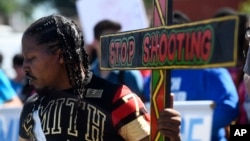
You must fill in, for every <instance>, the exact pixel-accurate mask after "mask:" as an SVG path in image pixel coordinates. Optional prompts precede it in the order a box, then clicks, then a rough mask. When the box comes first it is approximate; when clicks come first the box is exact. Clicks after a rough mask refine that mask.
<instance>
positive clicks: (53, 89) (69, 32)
mask: <svg viewBox="0 0 250 141" xmlns="http://www.w3.org/2000/svg"><path fill="white" fill-rule="evenodd" d="M83 47H84V40H83V35H82V32H81V31H80V29H79V26H78V25H77V24H75V22H74V21H72V20H71V19H69V18H67V17H64V16H62V15H50V16H46V17H42V18H40V19H38V20H37V21H35V22H34V23H32V24H31V25H30V26H29V27H28V28H27V29H26V30H25V31H24V34H23V36H22V53H23V56H24V63H23V69H24V71H25V73H26V77H27V78H28V79H29V83H30V84H31V85H33V86H34V87H35V90H36V92H37V93H36V94H34V95H32V96H31V97H29V99H28V100H26V102H25V105H24V107H23V109H22V113H21V116H20V124H19V141H32V140H41V141H45V140H46V141H59V140H60V141H69V140H71V141H73V140H74V141H79V140H89V141H97V140H99V141H111V140H115V141H125V140H126V141H148V140H149V134H150V116H149V113H148V112H147V110H146V109H145V105H144V104H143V102H142V101H141V99H140V98H139V97H138V96H137V94H135V93H134V92H132V91H131V90H130V89H129V88H128V87H127V86H126V85H122V84H118V83H113V82H111V81H108V80H106V79H103V78H101V77H98V76H96V75H95V74H93V73H92V72H91V71H90V70H89V63H88V54H87V53H86V51H85V49H84V48H83ZM171 98H172V100H171V106H173V95H172V97H171ZM180 125H181V117H180V113H179V112H178V111H176V110H174V109H173V108H165V109H164V110H162V111H160V114H159V118H158V126H157V127H158V128H157V129H158V130H159V132H160V133H162V135H164V136H166V137H169V138H170V139H171V141H180Z"/></svg>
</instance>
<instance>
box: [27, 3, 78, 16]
mask: <svg viewBox="0 0 250 141" xmlns="http://www.w3.org/2000/svg"><path fill="white" fill-rule="evenodd" d="M27 1H28V2H29V3H31V4H34V5H38V4H43V3H45V2H47V3H48V2H49V3H51V5H52V6H53V7H54V8H56V9H57V10H58V11H59V12H60V13H61V14H63V15H65V16H74V15H77V10H76V4H75V3H76V0H27Z"/></svg>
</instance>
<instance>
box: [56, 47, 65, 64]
mask: <svg viewBox="0 0 250 141" xmlns="http://www.w3.org/2000/svg"><path fill="white" fill-rule="evenodd" d="M56 54H57V56H58V60H59V63H60V64H63V63H64V58H63V53H62V50H61V49H58V50H57V51H56Z"/></svg>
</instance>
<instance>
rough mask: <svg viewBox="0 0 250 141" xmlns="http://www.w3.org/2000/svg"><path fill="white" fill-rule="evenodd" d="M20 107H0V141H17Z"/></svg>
mask: <svg viewBox="0 0 250 141" xmlns="http://www.w3.org/2000/svg"><path fill="white" fill-rule="evenodd" d="M21 109H22V107H20V108H3V107H0V141H18V131H19V118H20V114H21Z"/></svg>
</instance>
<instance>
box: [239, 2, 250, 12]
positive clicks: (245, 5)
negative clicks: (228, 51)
mask: <svg viewBox="0 0 250 141" xmlns="http://www.w3.org/2000/svg"><path fill="white" fill-rule="evenodd" d="M239 11H240V12H244V13H250V0H245V1H243V2H241V3H240V5H239Z"/></svg>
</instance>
